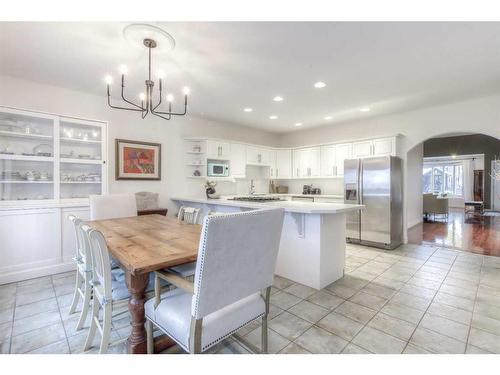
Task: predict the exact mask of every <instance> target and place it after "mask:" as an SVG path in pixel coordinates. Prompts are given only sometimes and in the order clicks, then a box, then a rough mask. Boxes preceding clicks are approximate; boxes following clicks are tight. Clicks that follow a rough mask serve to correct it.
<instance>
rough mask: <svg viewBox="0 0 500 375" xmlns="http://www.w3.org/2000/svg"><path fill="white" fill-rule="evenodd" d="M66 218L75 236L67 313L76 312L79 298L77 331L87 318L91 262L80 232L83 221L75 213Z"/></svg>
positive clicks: (90, 287) (90, 294)
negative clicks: (71, 282) (74, 269)
mask: <svg viewBox="0 0 500 375" xmlns="http://www.w3.org/2000/svg"><path fill="white" fill-rule="evenodd" d="M68 219H69V221H70V222H71V223H72V225H73V229H74V232H75V238H76V242H75V246H76V254H75V257H74V258H73V260H74V261H75V262H76V280H75V291H74V292H73V300H72V301H71V305H70V308H69V313H70V314H74V313H75V312H76V308H77V306H78V303H79V302H80V299H81V300H82V309H81V311H80V318H79V320H78V323H77V324H76V330H77V331H79V330H80V329H82V327H83V324H84V323H85V320H86V319H87V315H88V311H89V306H90V299H91V297H92V285H91V281H92V263H91V254H90V253H89V252H88V251H87V249H86V246H84V239H83V232H82V225H83V221H82V220H81V219H79V218H77V217H76V216H75V215H69V216H68Z"/></svg>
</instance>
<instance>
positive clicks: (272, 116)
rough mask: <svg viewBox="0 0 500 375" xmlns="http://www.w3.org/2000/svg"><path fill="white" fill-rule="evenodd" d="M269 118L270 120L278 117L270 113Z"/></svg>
mask: <svg viewBox="0 0 500 375" xmlns="http://www.w3.org/2000/svg"><path fill="white" fill-rule="evenodd" d="M269 118H270V119H271V120H276V119H277V118H278V116H276V115H271V116H269Z"/></svg>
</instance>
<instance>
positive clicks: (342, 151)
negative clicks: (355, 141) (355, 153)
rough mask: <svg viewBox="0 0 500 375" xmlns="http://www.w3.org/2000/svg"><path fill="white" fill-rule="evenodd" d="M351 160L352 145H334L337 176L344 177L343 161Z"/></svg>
mask: <svg viewBox="0 0 500 375" xmlns="http://www.w3.org/2000/svg"><path fill="white" fill-rule="evenodd" d="M350 158H352V145H351V144H350V143H341V144H337V145H335V172H336V175H337V176H343V175H344V160H346V159H350Z"/></svg>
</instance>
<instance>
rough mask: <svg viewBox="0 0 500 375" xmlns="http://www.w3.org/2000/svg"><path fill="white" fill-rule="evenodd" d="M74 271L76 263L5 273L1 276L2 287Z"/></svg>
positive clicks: (0, 283)
mask: <svg viewBox="0 0 500 375" xmlns="http://www.w3.org/2000/svg"><path fill="white" fill-rule="evenodd" d="M74 269H75V263H74V262H68V263H60V264H54V265H50V266H44V267H38V268H31V269H28V270H22V271H15V272H9V273H4V274H1V275H0V285H2V284H9V283H15V282H18V281H24V280H29V279H34V278H36V277H42V276H49V275H55V274H58V273H62V272H68V271H73V270H74Z"/></svg>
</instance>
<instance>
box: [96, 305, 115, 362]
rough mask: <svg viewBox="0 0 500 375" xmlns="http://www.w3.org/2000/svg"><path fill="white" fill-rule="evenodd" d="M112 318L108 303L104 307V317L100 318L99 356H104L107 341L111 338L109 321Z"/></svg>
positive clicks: (106, 350)
mask: <svg viewBox="0 0 500 375" xmlns="http://www.w3.org/2000/svg"><path fill="white" fill-rule="evenodd" d="M112 318H113V306H112V305H111V303H108V304H106V305H105V306H104V315H103V318H102V337H101V347H100V348H99V354H106V353H107V352H108V347H109V339H110V337H111V321H112Z"/></svg>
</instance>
